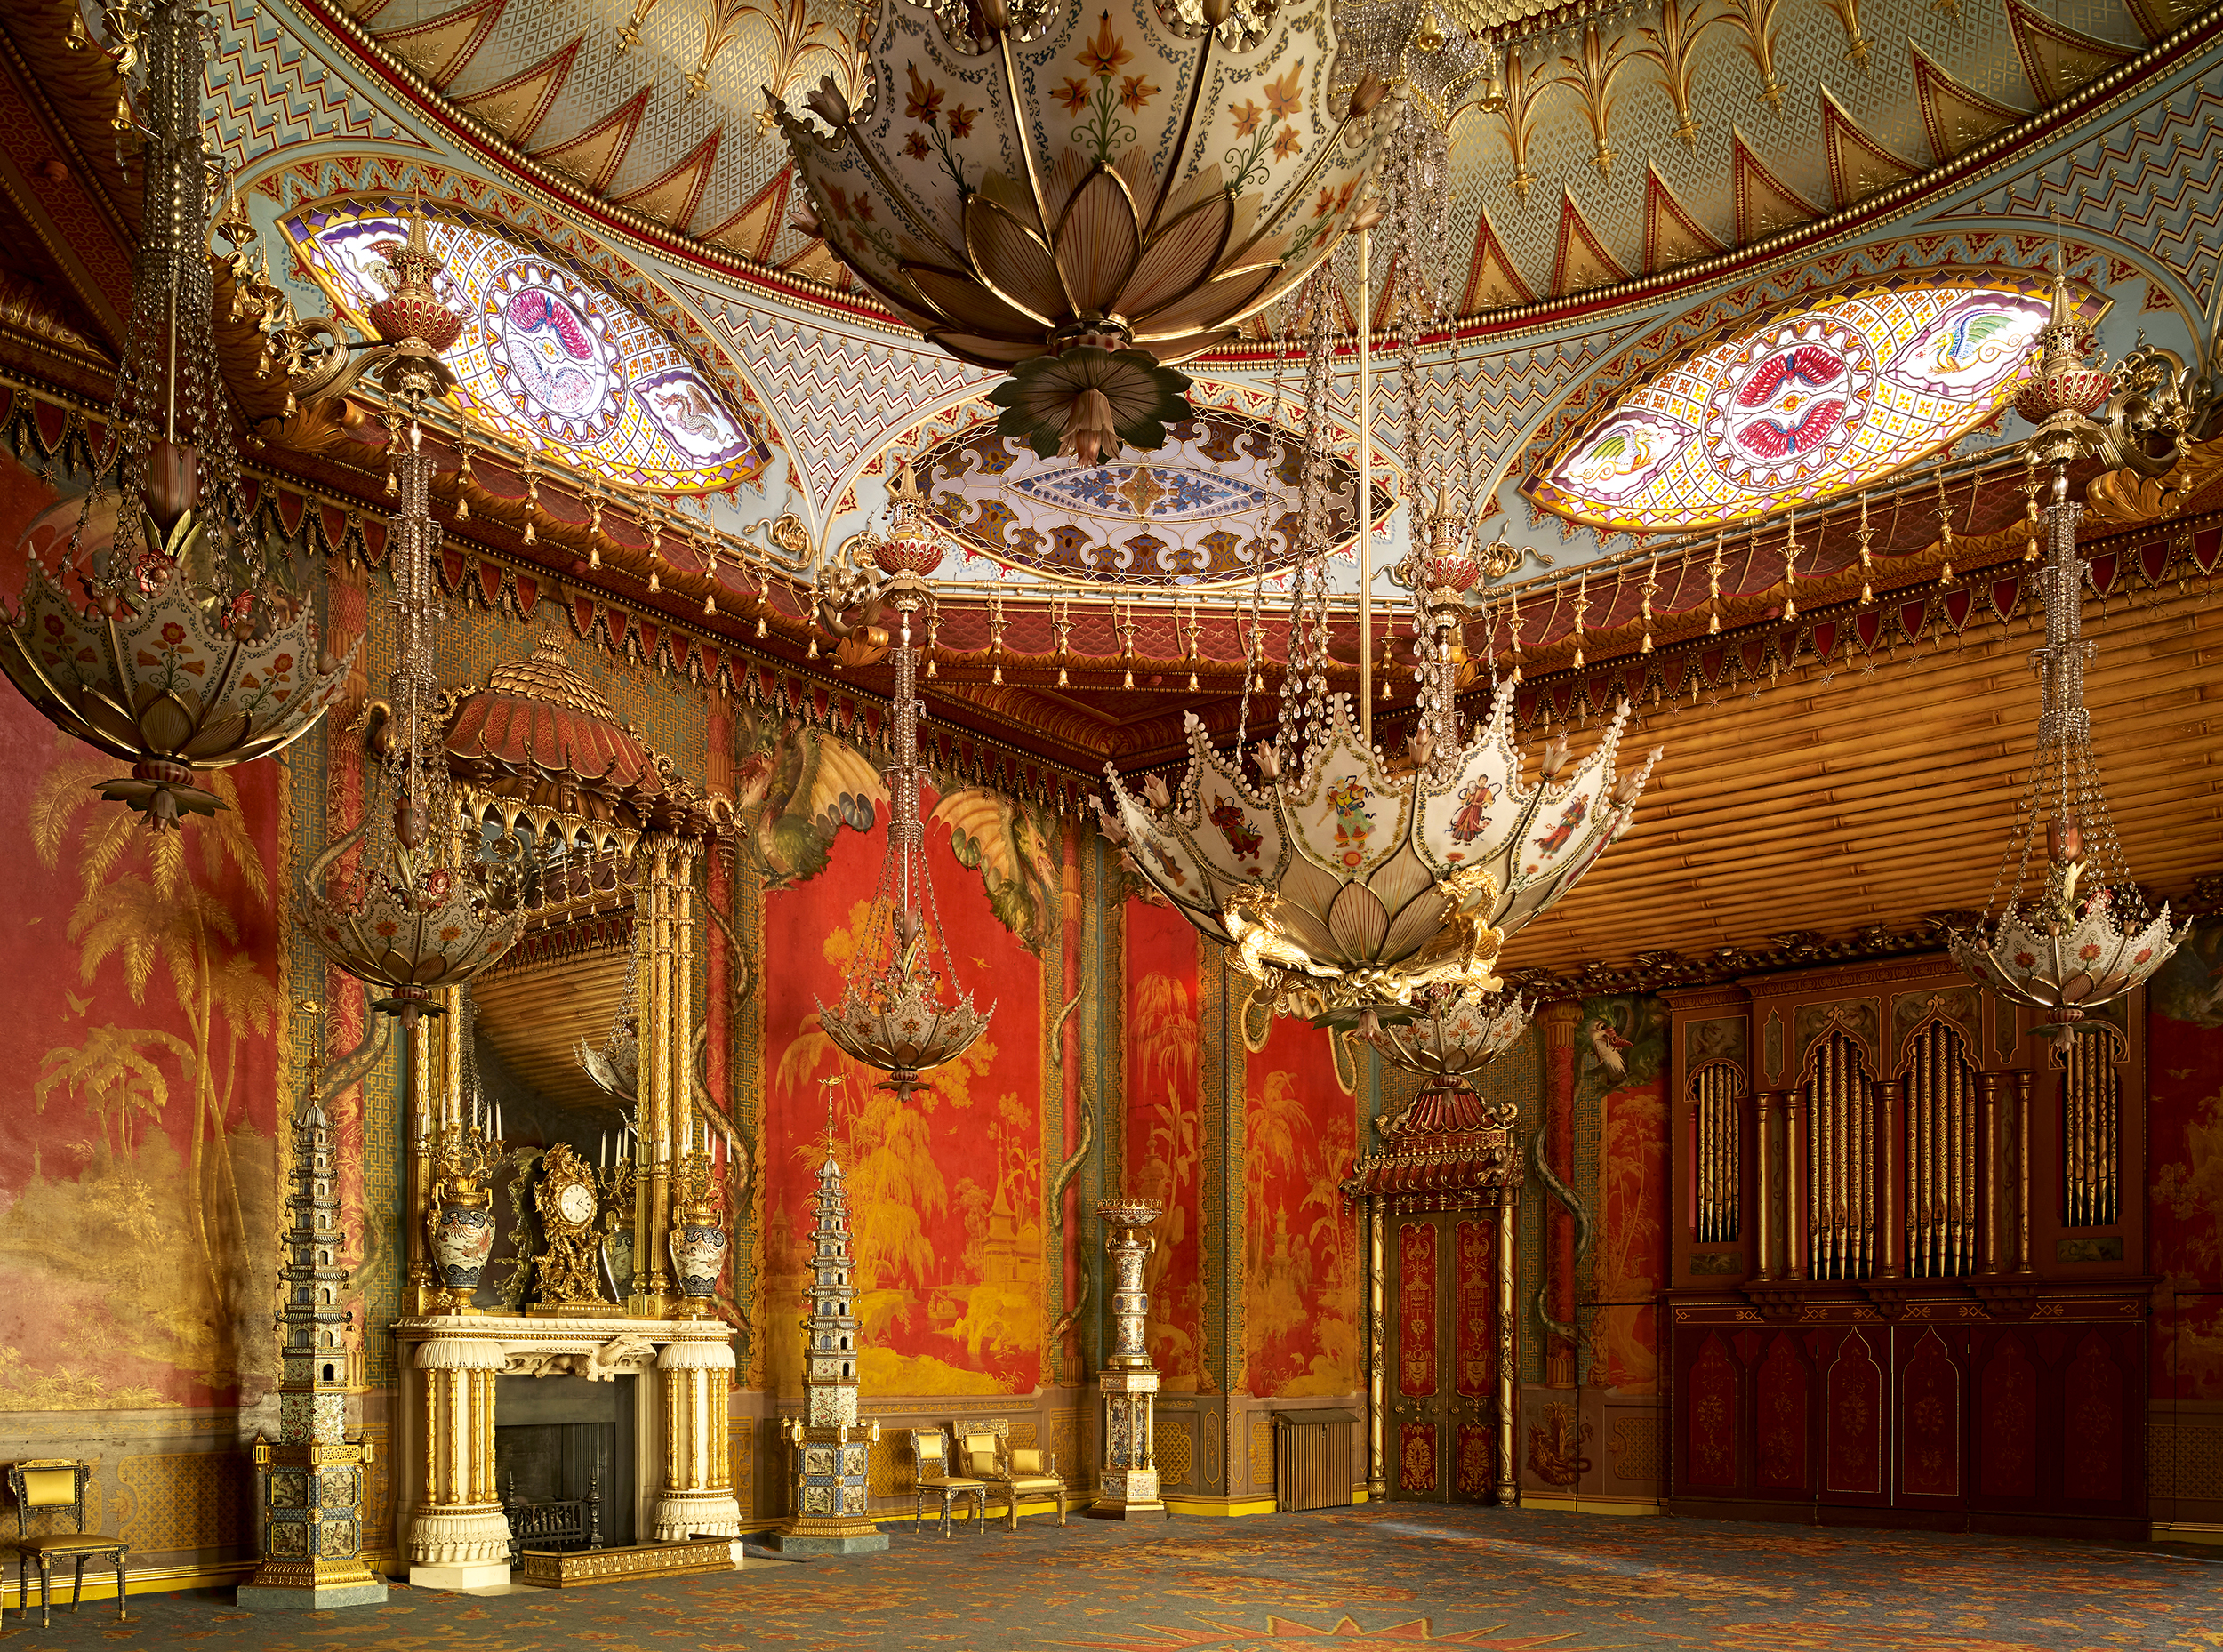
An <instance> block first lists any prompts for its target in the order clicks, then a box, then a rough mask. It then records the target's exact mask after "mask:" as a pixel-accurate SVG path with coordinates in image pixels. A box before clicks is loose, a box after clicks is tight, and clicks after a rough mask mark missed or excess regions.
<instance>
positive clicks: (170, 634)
mask: <svg viewBox="0 0 2223 1652" xmlns="http://www.w3.org/2000/svg"><path fill="white" fill-rule="evenodd" d="M162 640H163V641H164V642H165V643H167V644H169V646H171V647H173V648H174V647H176V646H178V645H179V644H180V643H181V642H183V641H184V640H185V627H183V626H182V625H180V624H179V623H178V622H176V621H175V620H173V621H171V622H170V623H169V624H167V625H165V626H164V627H163V628H162Z"/></svg>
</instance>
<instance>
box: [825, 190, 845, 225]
mask: <svg viewBox="0 0 2223 1652" xmlns="http://www.w3.org/2000/svg"><path fill="white" fill-rule="evenodd" d="M826 204H827V205H828V206H830V207H831V208H832V209H833V215H834V216H835V217H836V218H839V219H847V217H848V216H849V197H848V196H846V195H844V194H842V193H841V191H840V190H839V189H835V188H829V189H828V190H827V191H826Z"/></svg>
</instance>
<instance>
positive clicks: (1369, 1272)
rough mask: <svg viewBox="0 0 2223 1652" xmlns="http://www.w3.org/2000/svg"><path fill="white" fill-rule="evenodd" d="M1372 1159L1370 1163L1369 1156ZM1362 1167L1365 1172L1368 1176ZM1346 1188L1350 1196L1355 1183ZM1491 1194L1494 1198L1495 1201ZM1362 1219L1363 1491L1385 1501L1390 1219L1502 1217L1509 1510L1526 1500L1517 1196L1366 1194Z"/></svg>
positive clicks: (1502, 1486) (1500, 1286) (1503, 1477)
mask: <svg viewBox="0 0 2223 1652" xmlns="http://www.w3.org/2000/svg"><path fill="white" fill-rule="evenodd" d="M1369 1157H1371V1156H1369ZM1364 1169H1365V1163H1364V1161H1361V1164H1360V1172H1361V1173H1363V1171H1364ZM1357 1180H1358V1178H1357V1177H1355V1176H1354V1178H1353V1182H1352V1183H1345V1184H1344V1185H1345V1188H1346V1190H1349V1189H1351V1188H1352V1187H1353V1186H1354V1184H1355V1183H1356V1182H1357ZM1493 1193H1494V1195H1495V1198H1494V1199H1493V1198H1492V1194H1493ZM1359 1204H1360V1222H1361V1223H1362V1224H1363V1230H1364V1231H1365V1234H1366V1253H1367V1254H1366V1277H1367V1291H1366V1328H1367V1377H1366V1488H1367V1496H1368V1498H1369V1499H1370V1500H1372V1501H1374V1502H1376V1503H1378V1502H1380V1501H1381V1500H1382V1499H1384V1497H1386V1496H1389V1475H1388V1456H1387V1453H1386V1451H1385V1448H1384V1444H1383V1418H1384V1416H1385V1415H1387V1413H1388V1408H1389V1393H1388V1380H1389V1373H1388V1341H1389V1320H1388V1317H1387V1315H1388V1309H1389V1282H1388V1281H1389V1275H1388V1252H1387V1248H1386V1239H1385V1238H1384V1235H1385V1233H1386V1231H1387V1228H1388V1219H1389V1217H1390V1215H1391V1214H1392V1212H1397V1213H1403V1212H1408V1211H1424V1210H1442V1211H1460V1210H1487V1209H1489V1208H1491V1207H1492V1206H1493V1205H1494V1206H1495V1207H1496V1209H1497V1501H1498V1502H1499V1503H1500V1504H1505V1505H1507V1506H1509V1507H1510V1506H1512V1505H1513V1504H1518V1503H1519V1502H1520V1501H1521V1470H1520V1465H1519V1462H1518V1459H1517V1458H1516V1457H1515V1456H1513V1451H1514V1447H1515V1444H1516V1442H1517V1440H1518V1439H1519V1423H1520V1417H1519V1415H1518V1409H1519V1406H1520V1402H1521V1385H1520V1377H1521V1373H1520V1369H1519V1367H1518V1365H1517V1363H1516V1361H1517V1359H1518V1356H1519V1353H1520V1337H1519V1327H1520V1319H1519V1313H1518V1311H1517V1309H1516V1307H1515V1304H1514V1300H1513V1299H1514V1292H1515V1279H1516V1277H1517V1276H1516V1274H1515V1272H1514V1268H1513V1228H1514V1222H1513V1218H1514V1217H1515V1215H1517V1214H1518V1213H1519V1210H1520V1197H1519V1192H1518V1191H1517V1189H1515V1188H1512V1187H1500V1188H1496V1189H1490V1188H1482V1187H1474V1188H1467V1189H1462V1190H1460V1191H1457V1192H1445V1193H1394V1192H1385V1193H1369V1194H1365V1195H1363V1196H1361V1197H1360V1199H1359Z"/></svg>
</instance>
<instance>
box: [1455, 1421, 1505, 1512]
mask: <svg viewBox="0 0 2223 1652" xmlns="http://www.w3.org/2000/svg"><path fill="white" fill-rule="evenodd" d="M1492 1436H1493V1431H1492V1430H1489V1429H1487V1428H1477V1427H1475V1426H1474V1425H1473V1423H1460V1424H1459V1440H1458V1452H1459V1460H1458V1488H1459V1495H1460V1496H1462V1497H1479V1496H1482V1495H1483V1494H1484V1493H1486V1492H1488V1491H1489V1488H1490V1487H1491V1486H1492V1485H1493V1484H1494V1483H1495V1478H1494V1477H1495V1472H1496V1469H1497V1441H1496V1439H1494V1438H1493V1437H1492Z"/></svg>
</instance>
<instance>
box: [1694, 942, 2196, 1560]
mask: <svg viewBox="0 0 2223 1652" xmlns="http://www.w3.org/2000/svg"><path fill="white" fill-rule="evenodd" d="M1665 999H1666V1001H1667V1003H1668V1005H1669V1007H1670V1010H1671V1014H1672V1025H1673V1041H1674V1042H1673V1071H1672V1079H1671V1083H1672V1086H1673V1087H1672V1089H1671V1092H1670V1099H1671V1112H1672V1118H1673V1136H1672V1140H1673V1150H1672V1151H1673V1156H1674V1161H1675V1162H1674V1173H1673V1190H1674V1191H1673V1197H1674V1219H1673V1250H1672V1258H1671V1277H1670V1281H1669V1285H1670V1290H1669V1326H1670V1329H1669V1340H1670V1348H1669V1350H1668V1382H1669V1392H1670V1397H1671V1407H1672V1415H1673V1430H1672V1441H1671V1446H1670V1453H1669V1456H1670V1468H1669V1506H1670V1509H1671V1510H1672V1512H1676V1513H1682V1514H1689V1515H1705V1514H1713V1515H1721V1516H1727V1517H1730V1518H1754V1517H1760V1518H1778V1519H1795V1520H1823V1521H1828V1520H1866V1521H1874V1520H1878V1519H1880V1518H1888V1516H1886V1515H1884V1514H1883V1513H1882V1511H1900V1512H1914V1511H1922V1517H1923V1520H1924V1523H1925V1524H1930V1523H1943V1524H1946V1525H1955V1526H1965V1527H1967V1528H1971V1529H1991V1530H2025V1531H2033V1532H2045V1531H2058V1532H2078V1533H2090V1534H2106V1535H2115V1536H2125V1535H2134V1534H2139V1535H2142V1533H2143V1532H2144V1529H2145V1528H2144V1525H2143V1521H2144V1519H2145V1514H2146V1496H2145V1462H2144V1436H2145V1407H2146V1393H2147V1358H2148V1354H2147V1322H2146V1321H2147V1293H2148V1290H2149V1289H2150V1287H2151V1284H2152V1281H2151V1280H2150V1279H2147V1277H2145V1274H2144V1271H2143V1270H2144V1258H2145V1249H2146V1247H2145V1232H2144V1219H2143V1204H2142V1201H2141V1200H2140V1199H2137V1198H2125V1197H2124V1194H2123V1190H2124V1189H2125V1187H2126V1186H2127V1187H2130V1188H2132V1189H2135V1188H2137V1187H2139V1186H2140V1185H2142V1184H2143V1181H2144V1176H2145V1167H2144V1162H2143V1148H2144V1121H2143V1106H2144V1097H2145V1081H2144V1062H2145V1048H2144V1015H2145V1005H2144V999H2143V996H2142V995H2133V996H2132V997H2131V998H2129V999H2127V1000H2125V1001H2124V1002H2123V1003H2121V1004H2117V1005H2111V1006H2107V1007H2106V1008H2104V1009H2102V1010H2099V1011H2097V1012H2095V1013H2094V1014H2092V1016H2091V1018H2090V1019H2089V1020H2088V1021H2086V1022H2083V1023H2082V1024H2080V1025H2079V1026H2077V1027H2075V1028H2072V1029H2069V1030H2065V1031H2062V1032H2059V1033H2058V1035H2056V1034H2054V1033H2052V1032H2051V1031H2050V1030H2046V1029H2043V1028H2042V1027H2041V1026H2040V1025H2039V1024H2038V1023H2037V1022H2035V1021H2034V1019H2033V1018H2032V1017H2030V1016H2029V1015H2028V1014H2027V1013H2026V1012H2018V1010H2017V1009H2016V1008H2015V1007H2014V1006H2012V1005H2009V1004H2005V1003H2002V1002H2001V1001H2000V1000H1999V999H1998V998H1995V997H1994V996H1993V995H1991V994H1989V993H1986V992H1985V991H1983V990H1980V989H1978V987H1976V986H1975V985H1973V984H1972V983H1971V982H1969V981H1968V980H1967V979H1966V978H1965V977H1963V976H1962V975H1961V974H1959V973H1958V972H1957V971H1955V970H1954V968H1953V966H1951V964H1950V963H1949V962H1947V961H1946V960H1945V959H1944V958H1917V959H1905V960H1897V961H1893V962H1889V963H1874V964H1862V965H1849V966H1838V967H1826V968H1819V969H1815V970H1810V971H1804V972H1795V973H1790V974H1780V975H1770V976H1764V977H1754V978H1752V979H1749V980H1746V981H1743V982H1737V983H1734V984H1729V985H1722V986H1712V987H1704V988H1691V989H1686V990H1671V991H1669V992H1667V993H1666V994H1665Z"/></svg>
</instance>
